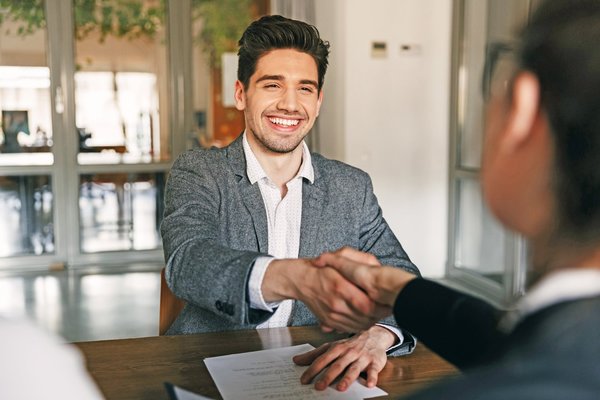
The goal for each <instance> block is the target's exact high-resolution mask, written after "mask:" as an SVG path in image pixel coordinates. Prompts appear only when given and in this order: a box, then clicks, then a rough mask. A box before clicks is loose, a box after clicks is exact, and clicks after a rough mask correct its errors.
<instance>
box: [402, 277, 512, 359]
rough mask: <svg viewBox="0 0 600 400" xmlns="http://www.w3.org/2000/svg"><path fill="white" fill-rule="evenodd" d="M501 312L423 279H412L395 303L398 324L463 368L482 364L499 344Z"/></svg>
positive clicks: (470, 297) (501, 335)
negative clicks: (498, 327) (498, 326)
mask: <svg viewBox="0 0 600 400" xmlns="http://www.w3.org/2000/svg"><path fill="white" fill-rule="evenodd" d="M500 315H501V313H500V311H498V310H497V309H496V308H494V307H493V306H491V305H490V304H488V303H486V302H484V301H482V300H479V299H477V298H475V297H472V296H469V295H466V294H462V293H460V292H457V291H455V290H452V289H450V288H447V287H445V286H442V285H440V284H437V283H435V282H432V281H428V280H426V279H414V280H412V281H411V282H409V283H408V284H407V285H406V287H405V288H404V289H403V290H402V292H400V294H399V295H398V298H397V299H396V303H395V304H394V316H395V317H396V321H397V322H398V325H400V326H402V327H403V328H404V329H406V330H408V331H409V332H411V333H412V334H413V335H415V336H416V337H417V338H418V339H419V340H421V341H422V342H423V343H424V344H425V345H426V346H427V347H429V348H430V349H431V350H433V351H434V352H435V353H437V354H439V355H440V356H442V357H443V358H445V359H446V360H448V361H450V362H451V363H453V364H454V365H456V366H457V367H459V368H461V369H464V368H469V367H472V366H475V365H478V364H481V363H485V362H486V361H487V360H488V358H490V357H492V356H493V354H494V353H495V349H496V348H497V347H498V346H499V345H500V343H501V342H502V339H503V337H504V336H503V334H502V333H501V332H500V331H498V329H497V325H498V320H499V318H500Z"/></svg>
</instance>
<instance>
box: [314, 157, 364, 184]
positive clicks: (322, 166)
mask: <svg viewBox="0 0 600 400" xmlns="http://www.w3.org/2000/svg"><path fill="white" fill-rule="evenodd" d="M311 157H312V162H313V166H314V168H315V172H316V173H317V174H318V175H317V177H319V176H320V177H321V178H322V179H325V180H327V181H330V182H339V183H343V184H348V183H352V182H353V183H352V186H354V185H357V184H363V185H364V184H366V183H367V182H370V181H371V178H370V176H369V174H368V173H366V172H365V171H363V170H362V169H360V168H357V167H353V166H352V165H350V164H346V163H345V162H342V161H339V160H333V159H330V158H326V157H323V156H322V155H321V154H318V153H311Z"/></svg>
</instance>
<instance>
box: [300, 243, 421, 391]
mask: <svg viewBox="0 0 600 400" xmlns="http://www.w3.org/2000/svg"><path fill="white" fill-rule="evenodd" d="M310 263H311V268H305V269H303V273H304V276H302V277H301V279H302V282H297V287H298V288H302V290H300V291H299V292H297V293H299V295H298V297H297V298H298V299H299V300H301V301H303V302H304V303H305V304H306V305H307V306H308V308H310V309H311V311H312V312H313V313H314V314H315V315H316V316H317V318H318V319H319V320H320V321H321V327H322V329H323V330H324V331H326V332H330V331H333V330H336V331H339V332H359V331H361V330H363V329H365V330H364V331H362V332H360V333H359V334H356V335H354V336H352V337H351V338H348V339H344V340H340V341H337V342H333V343H326V344H324V345H322V346H320V347H319V348H317V349H314V350H312V351H310V352H307V353H304V354H300V355H297V356H296V357H294V362H295V363H296V364H299V365H310V367H309V368H308V369H307V370H306V371H305V372H304V374H303V375H302V377H301V382H302V383H304V384H307V383H310V382H311V381H313V379H314V378H315V377H317V376H318V375H319V374H321V373H322V372H323V373H322V374H321V375H320V376H319V377H318V380H317V381H316V382H315V387H316V388H317V389H319V390H324V389H325V388H327V387H328V386H329V385H330V384H331V383H332V382H333V381H334V380H335V379H336V378H338V377H340V380H339V381H338V383H337V385H336V388H337V389H338V390H341V391H343V390H346V389H347V388H348V387H349V386H350V384H351V383H352V382H354V381H355V380H356V379H357V378H358V376H359V374H360V373H361V372H362V371H366V373H367V386H368V387H373V386H375V385H376V384H377V378H378V375H379V372H380V371H381V370H382V369H383V367H384V366H385V364H386V362H387V355H386V350H387V349H388V348H389V347H391V345H393V344H394V341H395V336H394V335H393V334H392V333H391V332H390V331H388V330H387V329H386V328H383V327H380V326H373V325H374V324H375V323H376V322H377V321H379V320H380V319H382V318H384V317H386V316H388V315H390V314H391V311H392V306H393V304H394V301H395V299H396V297H397V295H398V293H399V291H400V290H402V288H403V287H404V285H406V283H408V282H409V281H410V280H412V279H414V278H415V275H413V274H411V273H409V272H406V271H404V270H402V269H400V268H394V267H387V266H381V264H380V263H379V261H378V260H377V258H376V257H375V256H373V255H371V254H368V253H363V252H360V251H358V250H355V249H352V248H349V247H345V248H342V249H340V250H338V251H335V252H331V253H324V254H322V255H321V256H319V257H317V258H316V259H314V260H311V261H310Z"/></svg>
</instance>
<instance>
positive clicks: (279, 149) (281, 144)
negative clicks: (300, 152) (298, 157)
mask: <svg viewBox="0 0 600 400" xmlns="http://www.w3.org/2000/svg"><path fill="white" fill-rule="evenodd" d="M307 134H308V132H306V133H303V134H300V135H298V136H294V137H291V138H286V139H281V140H269V139H268V138H266V137H264V136H263V135H257V134H256V133H254V137H255V138H256V140H257V141H258V142H259V143H260V145H261V146H262V147H263V148H265V149H267V150H269V151H271V152H273V153H278V154H287V153H291V152H292V151H294V150H296V149H297V148H298V146H299V145H300V143H302V141H303V140H304V138H305V137H306V135H307Z"/></svg>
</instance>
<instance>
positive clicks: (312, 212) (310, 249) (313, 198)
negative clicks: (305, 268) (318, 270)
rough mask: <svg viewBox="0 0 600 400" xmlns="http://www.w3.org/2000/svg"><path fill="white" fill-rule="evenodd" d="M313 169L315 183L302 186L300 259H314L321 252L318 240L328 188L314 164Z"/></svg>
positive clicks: (305, 181) (308, 182) (307, 182)
mask: <svg viewBox="0 0 600 400" xmlns="http://www.w3.org/2000/svg"><path fill="white" fill-rule="evenodd" d="M313 168H314V171H315V178H314V182H313V183H312V184H311V183H310V181H308V180H307V179H305V180H304V182H303V185H302V218H301V220H300V249H299V251H298V257H299V258H305V257H314V256H315V255H317V253H318V252H319V249H318V248H317V240H318V238H319V234H318V233H319V230H320V224H322V223H323V221H322V219H321V214H322V213H323V208H324V206H325V195H326V192H327V187H326V185H325V184H324V182H323V179H322V178H321V176H320V174H319V171H318V169H317V166H316V165H315V163H314V162H313Z"/></svg>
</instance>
